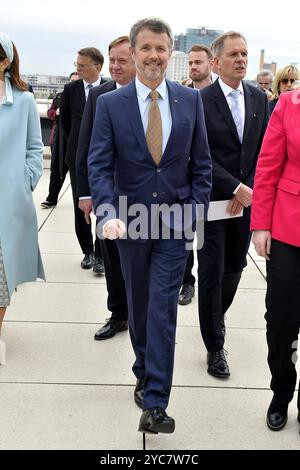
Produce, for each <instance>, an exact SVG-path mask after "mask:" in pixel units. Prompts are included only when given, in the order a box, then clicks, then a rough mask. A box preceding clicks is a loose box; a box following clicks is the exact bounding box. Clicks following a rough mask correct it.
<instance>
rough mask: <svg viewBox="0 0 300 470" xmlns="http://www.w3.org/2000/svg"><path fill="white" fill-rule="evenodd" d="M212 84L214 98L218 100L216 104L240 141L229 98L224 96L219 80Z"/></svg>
mask: <svg viewBox="0 0 300 470" xmlns="http://www.w3.org/2000/svg"><path fill="white" fill-rule="evenodd" d="M212 86H213V96H214V100H215V102H216V105H217V107H218V108H219V110H220V112H221V114H222V116H223V118H224V119H225V121H226V123H227V125H228V127H229V128H230V130H231V131H232V133H233V135H234V136H235V138H236V139H237V140H238V141H239V142H240V139H239V136H238V133H237V129H236V125H235V123H234V120H233V117H232V114H231V111H230V109H229V106H228V103H227V100H226V98H225V96H224V93H223V91H222V88H221V87H220V85H219V83H218V80H217V81H216V82H215V83H214V84H213V85H212Z"/></svg>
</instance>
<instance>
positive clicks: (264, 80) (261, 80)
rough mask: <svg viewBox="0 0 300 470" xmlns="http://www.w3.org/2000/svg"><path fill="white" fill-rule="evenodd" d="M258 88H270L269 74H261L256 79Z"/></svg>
mask: <svg viewBox="0 0 300 470" xmlns="http://www.w3.org/2000/svg"><path fill="white" fill-rule="evenodd" d="M257 84H258V88H259V89H260V90H262V91H264V90H269V89H270V88H272V80H271V77H270V76H269V75H261V76H260V77H258V80H257Z"/></svg>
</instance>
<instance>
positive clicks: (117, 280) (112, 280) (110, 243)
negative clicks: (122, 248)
mask: <svg viewBox="0 0 300 470" xmlns="http://www.w3.org/2000/svg"><path fill="white" fill-rule="evenodd" d="M100 244H101V250H102V255H103V261H104V268H105V278H106V288H107V293H108V296H107V308H108V310H110V311H111V313H112V315H111V318H112V319H113V320H116V321H125V320H128V310H127V296H126V289H125V281H124V278H123V274H122V270H121V263H120V255H119V250H118V248H117V244H116V242H115V241H114V240H107V239H105V240H100Z"/></svg>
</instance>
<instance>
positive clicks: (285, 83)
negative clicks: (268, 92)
mask: <svg viewBox="0 0 300 470" xmlns="http://www.w3.org/2000/svg"><path fill="white" fill-rule="evenodd" d="M280 81H281V83H283V84H284V85H287V84H288V83H289V82H291V85H293V83H294V82H295V81H296V79H295V78H282V79H281V80H280Z"/></svg>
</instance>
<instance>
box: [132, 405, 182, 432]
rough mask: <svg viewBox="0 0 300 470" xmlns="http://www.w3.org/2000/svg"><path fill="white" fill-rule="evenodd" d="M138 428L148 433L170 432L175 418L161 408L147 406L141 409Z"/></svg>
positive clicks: (173, 428)
mask: <svg viewBox="0 0 300 470" xmlns="http://www.w3.org/2000/svg"><path fill="white" fill-rule="evenodd" d="M138 430H139V432H145V433H149V434H157V433H159V432H162V433H166V434H170V433H172V432H174V430H175V420H174V419H173V418H171V417H170V416H168V415H167V413H166V412H165V410H163V409H162V408H149V409H148V410H145V411H143V414H142V416H141V419H140V424H139V429H138Z"/></svg>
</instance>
